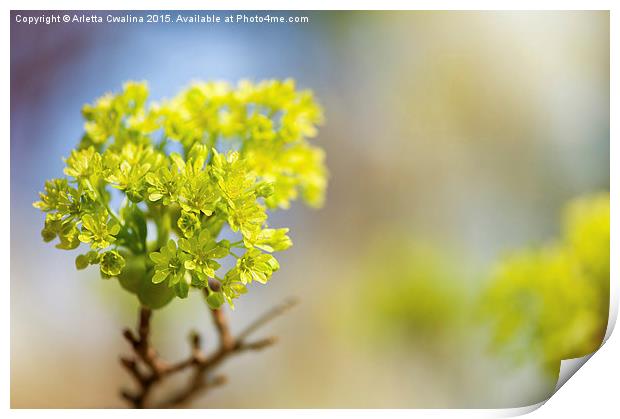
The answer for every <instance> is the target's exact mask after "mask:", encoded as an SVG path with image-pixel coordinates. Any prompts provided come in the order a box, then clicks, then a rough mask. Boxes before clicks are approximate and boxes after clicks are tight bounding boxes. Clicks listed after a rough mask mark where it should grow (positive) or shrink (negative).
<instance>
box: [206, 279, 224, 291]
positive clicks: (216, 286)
mask: <svg viewBox="0 0 620 419" xmlns="http://www.w3.org/2000/svg"><path fill="white" fill-rule="evenodd" d="M208 283H209V289H210V290H211V291H213V292H220V291H221V290H222V284H221V283H220V281H218V280H217V279H215V278H209V281H208Z"/></svg>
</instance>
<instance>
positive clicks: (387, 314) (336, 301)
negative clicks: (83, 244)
mask: <svg viewBox="0 0 620 419" xmlns="http://www.w3.org/2000/svg"><path fill="white" fill-rule="evenodd" d="M17 13H20V14H21V15H28V14H31V15H37V14H40V13H37V12H28V13H24V12H12V27H11V128H12V130H11V163H12V164H11V403H12V406H13V407H117V406H122V403H121V401H120V399H119V398H118V395H117V392H118V389H119V388H120V387H121V385H128V384H130V382H131V380H130V377H128V376H126V375H125V373H124V372H123V371H122V369H121V367H120V365H119V364H118V356H119V355H120V354H121V353H127V352H128V349H129V348H127V346H126V344H125V342H124V341H123V339H122V337H121V334H120V330H121V328H122V327H125V326H128V325H133V324H134V323H135V317H136V301H135V300H134V299H133V297H132V296H131V295H129V294H127V293H125V292H123V291H121V289H120V287H119V286H118V284H117V283H115V281H102V280H100V279H99V277H98V273H97V272H96V271H95V270H89V271H86V273H84V272H77V271H76V270H75V268H74V258H75V254H77V253H76V252H61V251H59V250H57V249H54V248H53V246H49V245H46V244H45V243H43V242H42V240H41V239H40V235H39V230H40V228H41V226H42V223H43V217H42V216H41V214H40V213H39V212H38V211H37V210H36V209H34V208H32V206H31V204H32V202H33V201H34V200H36V199H37V192H38V191H39V190H41V188H42V187H43V182H44V180H45V179H47V178H51V177H54V176H57V175H58V174H59V173H60V172H61V170H62V167H63V163H62V159H61V157H63V156H67V155H68V154H69V151H70V150H71V148H72V147H73V145H74V144H75V143H77V141H78V140H79V138H80V136H81V133H82V120H81V118H80V113H79V111H80V108H81V106H82V105H83V104H84V103H87V102H91V101H92V100H93V99H94V98H95V97H98V96H100V95H102V94H103V93H104V92H106V91H114V90H118V89H119V88H120V87H121V85H122V83H123V82H124V81H126V80H132V79H133V80H147V81H148V82H149V84H150V86H151V92H152V97H153V98H154V99H160V98H162V97H170V96H172V95H173V94H174V93H175V92H177V91H178V90H179V89H180V88H181V87H183V86H184V85H186V84H187V83H189V82H190V81H191V80H194V79H203V80H212V79H222V80H228V81H231V82H236V81H237V80H239V79H241V78H251V79H255V80H260V79H263V78H286V77H292V78H295V79H296V80H297V82H298V85H299V86H300V87H303V88H311V89H313V90H314V91H315V93H316V95H317V97H318V99H319V100H320V101H321V103H322V105H323V106H324V108H325V114H326V117H327V123H326V125H325V126H324V127H323V128H322V129H321V131H320V134H319V136H318V143H319V144H320V145H321V146H322V147H324V148H325V150H326V153H327V165H328V167H329V170H330V184H329V188H328V195H327V200H326V206H325V208H323V209H321V210H319V211H314V210H310V209H307V208H304V207H303V206H302V205H299V204H298V205H293V208H292V209H291V210H290V211H287V212H279V213H276V214H274V215H273V217H274V218H275V219H274V221H273V224H274V225H279V224H282V225H287V226H290V227H291V237H292V239H293V242H294V243H295V245H294V246H293V247H292V248H291V249H290V250H288V251H287V252H285V253H283V254H282V255H281V256H280V262H281V265H282V269H281V270H280V271H279V272H278V273H277V274H276V275H275V276H274V278H273V280H272V281H271V282H270V284H269V286H266V287H261V286H256V287H254V289H253V290H252V292H250V293H249V294H248V295H247V296H244V297H243V298H242V299H241V300H239V302H238V304H237V305H236V306H237V308H236V310H235V311H234V312H233V313H231V314H230V317H231V323H232V327H233V329H234V330H239V329H241V328H242V327H243V326H244V325H246V324H248V323H249V322H250V321H251V320H252V319H253V318H255V317H256V316H257V315H258V314H259V313H261V312H262V311H264V310H266V309H268V308H269V307H271V306H272V305H275V304H277V303H279V302H280V301H281V300H283V299H284V298H286V297H288V296H298V297H299V298H300V299H301V305H300V306H299V307H297V308H296V309H295V310H294V311H292V312H290V313H288V314H287V315H286V316H285V317H283V318H281V319H279V320H278V321H275V322H273V323H271V324H270V325H269V326H268V327H267V328H266V329H265V331H264V333H265V334H267V333H269V334H276V335H278V336H280V337H281V340H280V342H279V343H278V345H277V346H275V347H273V348H270V349H269V350H266V351H264V352H261V353H249V354H246V355H243V356H242V357H239V358H236V359H234V360H232V361H231V362H230V363H228V364H225V366H224V367H223V369H222V370H221V371H222V372H224V373H226V374H227V375H228V377H229V383H228V384H227V385H226V386H224V387H221V388H218V389H215V390H213V391H212V392H211V393H209V394H208V395H206V396H205V397H203V398H202V399H200V400H197V401H196V402H195V403H194V404H193V406H194V407H313V408H321V407H512V406H522V405H526V404H530V403H534V402H538V401H540V400H542V399H543V398H544V397H546V396H547V395H548V394H549V392H550V391H551V390H552V389H553V387H554V386H555V378H556V374H557V362H556V361H557V357H558V356H560V355H564V354H572V355H574V354H579V353H580V351H581V352H583V351H584V350H589V349H592V348H594V347H595V346H596V339H597V338H596V336H598V335H597V333H599V332H597V331H600V329H601V328H603V329H604V320H605V319H606V314H605V312H606V307H605V305H604V303H603V301H604V300H605V289H608V286H609V284H608V279H609V273H608V269H609V266H608V263H609V252H608V250H607V253H606V255H607V259H606V260H605V258H604V255H605V244H606V245H607V248H608V245H609V239H608V236H609V230H608V225H609V210H608V203H607V209H605V199H606V198H605V195H604V194H605V191H608V189H609V14H608V13H607V12H313V13H306V12H300V13H295V15H308V16H309V17H310V23H308V24H304V25H292V24H285V25H266V24H264V25H259V24H254V25H219V26H217V25H181V24H174V25H166V26H162V25H112V24H104V25H97V26H94V25H73V24H67V25H65V24H59V25H38V26H26V25H20V24H17V23H15V19H14V16H15V14H17ZM102 14H103V15H105V14H106V12H102ZM134 14H138V13H134ZM185 14H192V12H186V13H185ZM221 14H222V15H225V14H226V13H221ZM600 193H603V195H597V196H598V197H599V199H598V201H597V200H596V199H594V198H593V200H588V201H587V202H588V204H584V205H585V206H586V207H587V208H589V209H590V210H588V209H586V210H583V211H585V212H586V213H587V214H592V215H588V216H587V217H586V218H587V220H595V221H592V222H588V221H586V222H585V224H583V223H582V224H579V222H578V221H574V222H573V223H572V224H570V225H571V226H572V227H566V223H570V222H566V223H565V221H564V220H565V219H566V218H571V216H570V215H566V214H567V213H570V212H571V211H572V213H574V212H575V211H577V212H579V210H574V209H573V210H571V209H570V208H576V206H579V202H583V201H576V202H577V203H574V202H575V201H574V200H575V198H577V197H581V196H591V195H593V194H600ZM601 197H602V198H601ZM601 200H602V201H601ZM571 202H572V204H571ZM592 202H595V203H594V204H592ZM596 202H598V204H597V203H596ZM601 202H602V203H601ZM607 202H608V201H607ZM571 205H572V206H571ZM593 207H594V208H595V209H592V208H593ZM566 208H568V209H566ZM597 208H598V209H597ZM605 211H606V212H605ZM597 214H598V215H597ZM605 214H606V217H607V218H605ZM577 218H579V217H577ZM573 219H574V217H573ZM605 222H606V223H607V224H605ZM581 225H587V227H584V228H581V227H579V226H581ZM592 225H594V226H593V227H592ZM605 225H606V226H607V227H605ZM597 226H598V227H597ZM601 226H602V227H601ZM589 228H591V229H594V231H596V232H598V233H597V234H595V235H594V236H593V235H590V234H585V235H584V234H583V233H580V232H583V231H586V233H587V232H588V231H591V230H588V229H589ZM584 229H585V230H584ZM605 232H606V234H607V236H605ZM579 234H582V235H581V236H579ZM574 237H577V239H574ZM592 237H597V238H598V239H597V240H596V242H592V243H590V239H591V238H592ZM605 240H607V241H605ZM571 243H572V244H571ZM575 243H577V245H575ZM579 243H581V244H584V243H585V245H584V246H581V248H580V249H577V248H579ZM583 247H585V248H586V249H585V250H583ZM547 248H552V251H551V253H553V252H556V253H557V252H559V253H557V254H561V256H557V257H555V259H554V256H540V255H541V254H546V253H548V252H547V251H546V250H545V249H547ZM553 249H556V250H553ZM558 249H560V250H558ZM575 249H577V250H575ZM588 249H590V250H588ZM591 249H594V250H591ZM573 251H574V252H577V253H575V254H579V255H585V256H583V257H581V256H579V257H577V256H575V254H573V253H571V252H573ZM514 252H517V253H516V256H515V253H514ZM519 252H525V254H526V256H524V257H523V258H521V259H519V255H520V254H521V253H519ZM528 252H529V253H528ZM592 255H594V256H592ZM597 255H598V256H597ZM601 255H602V256H601ZM599 256H600V257H599ZM558 258H560V259H561V258H564V259H561V260H560V259H558ZM515 259H516V260H517V261H516V262H515ZM519 260H520V261H521V262H519ZM558 260H559V262H558ZM592 260H594V262H592ZM532 261H535V262H532ZM576 261H577V262H576ZM591 262H592V263H594V264H595V268H592V266H594V265H592V263H591ZM511 263H513V264H517V265H511ZM605 264H607V265H606V266H607V271H606V272H605V270H604V268H605ZM506 266H508V268H506ZM554 266H555V267H558V266H559V268H557V269H555V270H554V268H553V267H554ZM502 269H503V270H502ZM562 270H569V271H570V272H571V274H570V275H568V274H564V273H562V272H563V271H562ZM601 270H602V272H601ZM577 271H578V272H580V274H579V275H576V274H575V275H573V274H574V272H577ZM502 272H508V274H506V275H503V274H502ZM515 272H517V273H520V274H517V273H515ZM545 272H546V273H545ZM549 272H551V273H549ZM558 272H559V273H558ZM605 275H606V276H605ZM573 277H575V278H577V277H578V278H577V279H575V278H573ZM591 277H596V278H597V279H596V281H594V280H589V279H590V278H591ZM507 278H508V279H507ZM513 278H516V279H513ZM573 279H574V280H575V281H579V282H578V283H579V287H581V288H578V287H577V288H576V287H575V286H574V283H573V282H570V281H572V280H573ZM502 281H504V282H502ZM563 281H564V282H563ZM566 281H568V283H567V282H566ZM498 284H499V285H498ZM502 284H507V285H506V286H504V287H503V288H502ZM514 284H518V286H517V285H514ZM540 284H544V289H545V290H546V292H547V294H544V295H551V297H549V298H546V299H545V298H540V299H538V298H537V296H539V295H543V294H540V293H539V288H538V287H539V286H540ZM513 285H514V286H513ZM497 289H499V290H500V291H501V292H500V291H497ZM577 289H579V290H585V291H584V295H591V296H590V297H587V298H586V297H583V298H581V297H580V296H578V297H575V296H574V293H573V294H571V291H570V290H577ZM494 290H495V291H494ZM556 290H558V291H560V290H564V291H565V292H563V293H560V294H556ZM567 290H568V291H567ZM607 292H608V291H607ZM565 294H568V295H567V296H566V298H563V299H562V298H560V299H558V298H554V296H556V295H565ZM580 295H581V294H580ZM523 296H525V297H523ZM515 301H519V302H523V301H525V303H523V304H521V305H519V304H515ZM541 301H542V302H541ZM547 301H554V302H556V303H557V301H560V302H559V303H557V304H561V307H560V306H557V307H558V308H557V310H556V306H554V305H553V304H552V303H549V302H547ZM533 302H534V303H533ZM513 304H515V305H513ZM528 304H530V305H528ZM531 304H539V306H536V308H534V306H532V305H531ZM489 307H490V308H489ZM541 307H542V308H541ZM507 309H511V310H513V313H514V312H515V310H516V312H518V313H522V314H523V316H519V315H516V316H513V317H516V319H517V320H514V319H513V318H510V317H504V315H505V314H506V310H507ZM545 309H546V311H545ZM560 312H561V313H567V314H565V316H560V318H559V319H555V318H554V319H553V320H549V321H546V319H549V318H550V316H551V315H549V314H545V313H560ZM577 312H579V313H585V314H583V316H581V317H579V319H580V320H578V321H575V322H572V320H574V319H573V317H572V316H573V315H574V313H577ZM592 313H595V314H592ZM207 314H208V313H207V312H206V309H205V307H204V305H203V303H202V301H200V298H199V296H198V295H194V296H190V298H189V300H188V301H179V300H177V301H175V302H173V303H172V304H171V305H170V306H169V307H167V308H166V309H165V310H163V311H161V312H157V313H156V316H155V319H154V325H155V336H154V342H155V344H156V346H157V347H158V348H159V349H160V351H161V352H162V355H163V356H165V357H167V358H170V359H176V358H178V357H181V356H184V355H185V354H186V351H187V350H188V348H187V339H186V336H187V332H188V331H189V330H191V329H197V330H200V331H201V332H203V333H204V334H205V335H206V342H207V345H208V344H209V343H211V344H214V342H215V335H214V333H213V330H212V329H211V324H210V319H209V317H208V315H207ZM551 317H553V316H551ZM556 317H557V316H556ZM502 319H503V321H504V322H505V323H503V324H504V326H502V324H501V321H502ZM601 319H602V320H601ZM520 321H523V325H524V326H523V325H522V326H519V327H517V326H514V324H517V323H519V322H520ZM506 322H507V323H506ZM515 322H516V323H515ZM498 323H500V324H499V325H498ZM506 324H509V325H513V326H510V327H508V326H505V325H506ZM567 324H569V325H576V326H574V327H575V329H574V330H573V332H574V333H572V332H571V333H568V334H565V335H562V336H563V338H562V339H563V340H562V345H564V346H565V347H566V348H564V350H558V351H556V350H555V349H556V348H558V347H560V346H561V345H560V343H558V341H551V343H549V340H546V339H545V338H544V337H545V336H551V335H552V334H553V332H554V331H556V330H565V328H564V326H565V325H567ZM557 325H559V326H561V328H560V329H558V328H557V327H556V326H557ZM543 326H544V327H543ZM528 327H529V329H528ZM549 330H551V332H549ZM588 330H589V331H590V332H587V331H588ZM544 331H547V332H544ZM575 331H576V332H575ZM580 331H582V332H583V333H581V334H582V335H583V334H587V333H590V335H591V336H590V337H589V338H588V339H586V338H584V337H583V336H577V335H579V332H580ZM502 333H504V336H503V337H502ZM541 333H542V334H543V338H540V339H538V340H537V339H534V338H533V337H532V336H539V337H540V336H541ZM545 333H547V334H546V335H545ZM599 334H600V333H599ZM567 336H568V337H567ZM579 339H581V340H579ZM584 339H585V340H584ZM575 340H579V342H582V343H583V342H585V343H583V344H582V345H581V346H580V347H579V348H577V349H575V348H574V347H573V346H574V342H575ZM541 342H543V343H541ZM592 342H594V343H592ZM514 346H517V347H518V348H517V349H516V350H515V349H514ZM549 348H551V349H549ZM550 359H551V360H552V361H551V365H549V362H548V361H549V360H550ZM162 390H164V391H165V389H162Z"/></svg>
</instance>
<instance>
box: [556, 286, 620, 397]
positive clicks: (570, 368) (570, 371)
mask: <svg viewBox="0 0 620 419" xmlns="http://www.w3.org/2000/svg"><path fill="white" fill-rule="evenodd" d="M610 285H611V287H610V304H609V319H608V320H607V329H606V330H605V337H604V338H603V342H601V346H599V348H598V349H597V350H596V351H594V352H592V353H591V354H588V355H585V356H582V357H580V358H573V359H564V360H562V362H561V363H560V374H559V376H558V382H557V384H556V385H555V389H554V390H553V394H555V393H556V392H557V391H558V390H559V389H560V388H561V387H562V386H563V385H564V384H566V382H567V381H568V380H569V379H570V378H571V377H572V376H573V375H575V373H576V372H577V371H578V370H579V368H581V367H583V366H584V364H585V363H586V362H588V360H589V359H590V358H592V356H594V354H595V353H597V352H598V350H599V349H601V348H602V347H603V345H604V344H605V342H607V339H609V337H610V336H611V333H612V332H613V330H614V327H615V325H616V319H617V317H618V300H617V298H615V296H616V295H617V289H616V287H615V286H613V282H612V283H611V284H610Z"/></svg>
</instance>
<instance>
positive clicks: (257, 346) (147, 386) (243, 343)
mask: <svg viewBox="0 0 620 419" xmlns="http://www.w3.org/2000/svg"><path fill="white" fill-rule="evenodd" d="M296 304H297V300H295V299H289V300H287V301H285V302H284V303H282V304H280V305H279V306H276V307H274V308H273V309H271V310H269V311H268V312H267V313H265V314H264V315H262V316H261V317H259V318H258V319H257V320H256V321H254V322H253V323H251V324H250V325H249V326H248V327H246V328H245V329H244V330H243V331H242V332H241V333H240V334H239V335H237V337H234V336H233V335H232V333H231V331H230V328H229V326H228V322H227V319H226V316H225V314H224V312H223V311H222V310H221V309H217V310H212V309H210V310H209V311H210V312H211V317H212V319H213V323H214V325H215V328H216V330H217V333H218V337H219V346H218V348H217V349H216V350H215V351H214V352H213V353H212V354H211V355H208V356H207V355H205V354H204V353H203V351H202V347H201V346H202V342H201V341H202V339H201V337H200V335H199V334H198V333H196V332H193V333H192V334H191V335H190V346H191V353H190V356H189V357H188V358H186V359H184V360H181V361H179V362H177V363H174V364H168V363H166V362H165V361H163V360H162V359H161V358H160V357H159V355H158V354H157V352H156V351H155V349H154V348H153V347H152V346H151V343H150V319H151V314H152V313H151V310H149V309H147V308H141V309H140V317H139V322H138V336H137V337H136V336H135V335H134V333H133V332H132V331H131V330H129V329H125V330H124V332H123V336H124V337H125V338H126V339H127V340H128V341H129V343H130V344H131V346H132V348H133V350H134V357H131V358H130V357H122V358H121V364H122V365H123V367H124V368H125V369H126V370H127V371H128V372H129V373H130V374H131V376H132V377H133V378H134V379H135V381H136V383H137V384H138V389H137V390H136V391H135V392H130V391H128V390H123V391H121V396H122V397H123V398H124V399H125V400H126V401H127V402H128V403H129V404H130V406H132V407H134V408H144V407H147V406H148V403H147V402H148V398H149V396H150V394H151V391H152V389H153V387H154V386H155V385H157V384H160V383H161V382H163V381H164V379H165V378H167V377H168V376H170V375H172V374H174V373H177V372H180V371H185V370H188V369H193V374H192V376H191V377H190V380H189V382H188V383H187V385H186V386H185V387H184V388H182V389H181V390H180V391H178V392H177V393H175V394H173V395H171V396H169V397H167V398H165V399H164V400H163V401H162V402H160V403H158V404H154V406H155V407H165V408H168V407H176V406H179V405H182V404H185V403H187V402H189V401H190V400H191V399H193V398H195V397H196V396H197V395H198V394H200V393H201V392H204V391H206V390H207V389H209V388H213V387H217V386H220V385H222V384H224V383H225V382H226V377H224V376H222V375H216V376H213V377H211V376H210V373H211V372H213V370H214V369H216V368H217V367H218V366H219V365H220V364H221V363H222V362H223V361H224V360H226V359H227V358H228V357H230V356H231V355H234V354H239V353H242V352H244V351H248V350H253V351H255V350H261V349H264V348H266V347H268V346H271V345H273V344H274V343H275V342H276V338H275V337H269V338H264V339H260V340H257V341H252V342H248V341H247V338H248V336H249V335H250V334H252V333H253V332H255V331H256V330H257V329H259V328H260V327H261V326H263V325H264V324H266V323H268V322H269V321H271V320H273V319H274V318H276V317H278V316H280V315H281V314H283V313H285V312H286V311H288V310H289V309H290V308H292V307H293V306H294V305H296ZM143 370H146V372H144V371H143Z"/></svg>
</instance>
